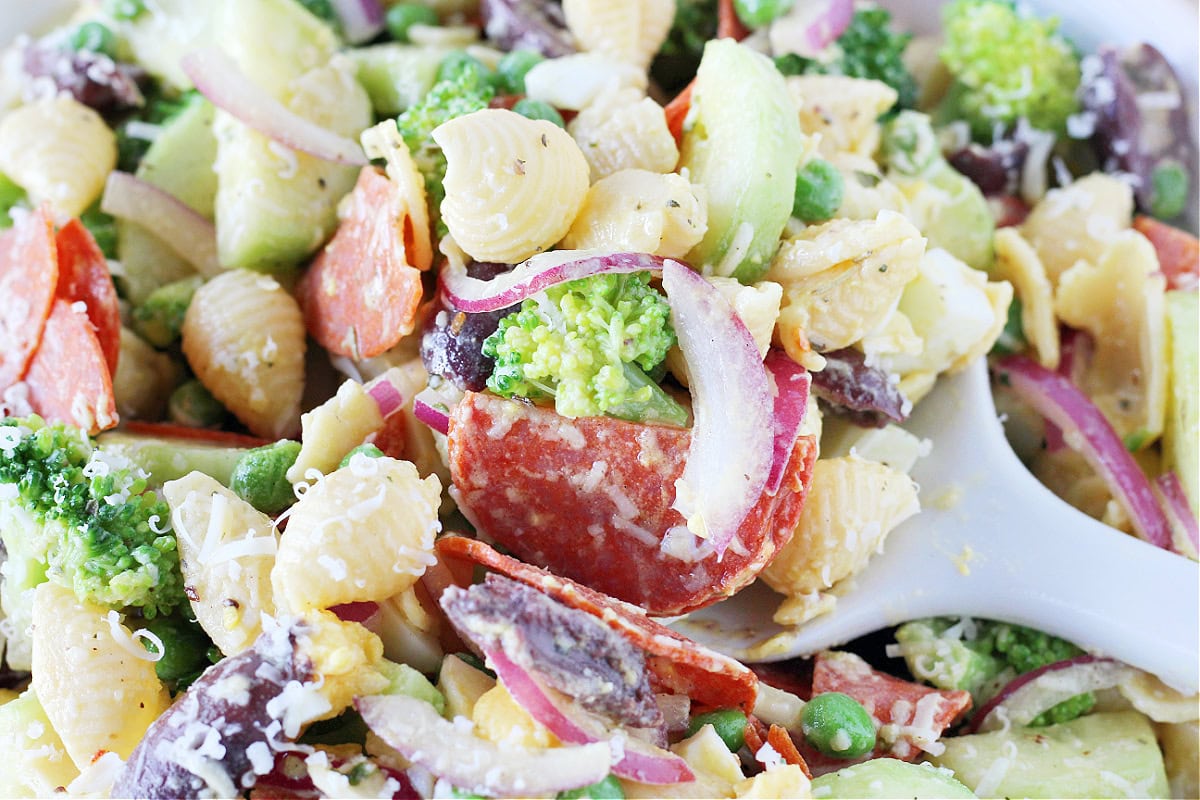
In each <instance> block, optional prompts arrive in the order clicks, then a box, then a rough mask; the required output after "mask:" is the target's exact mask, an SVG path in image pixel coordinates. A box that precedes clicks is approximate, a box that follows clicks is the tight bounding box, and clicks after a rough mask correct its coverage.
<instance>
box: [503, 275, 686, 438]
mask: <svg viewBox="0 0 1200 800" xmlns="http://www.w3.org/2000/svg"><path fill="white" fill-rule="evenodd" d="M669 317H670V308H669V307H668V305H667V302H666V300H665V299H664V298H663V297H662V295H660V294H659V293H658V292H656V291H655V290H654V289H652V288H650V274H649V273H645V272H644V273H635V274H631V275H595V276H592V277H590V278H581V279H579V280H576V281H570V282H568V283H564V284H561V285H559V286H555V287H553V288H550V289H547V290H546V292H545V293H544V295H543V296H542V297H540V298H532V299H529V300H526V301H525V302H524V303H523V304H522V305H521V309H520V310H519V311H517V312H516V313H514V314H510V315H508V316H507V317H504V318H503V319H501V320H500V326H499V327H498V328H497V329H496V331H495V333H493V334H492V335H491V336H489V337H488V338H487V339H486V340H484V343H483V353H484V355H487V356H490V357H492V358H494V359H495V360H496V366H495V367H494V369H493V370H492V374H491V377H489V378H488V380H487V385H488V388H489V389H491V390H492V391H493V392H496V393H497V394H500V395H503V396H505V397H511V396H513V395H519V396H521V397H529V398H541V397H553V398H554V406H555V408H556V409H557V411H558V413H560V414H562V415H563V416H565V417H585V416H598V415H601V414H608V415H609V416H613V417H620V418H622V419H632V420H637V421H652V422H668V423H672V424H675V425H683V424H685V423H686V422H687V413H686V411H684V409H683V408H682V407H681V406H680V405H679V404H678V403H676V402H675V401H674V400H673V399H672V398H671V397H670V395H668V394H667V393H666V392H664V391H663V390H662V388H661V387H659V386H658V385H657V384H656V383H655V382H654V381H653V380H652V379H651V378H650V377H649V375H650V374H653V373H655V371H656V370H657V369H658V367H659V366H660V365H661V364H662V361H663V359H664V358H666V355H667V351H668V350H669V349H670V348H671V347H672V346H673V345H674V344H675V332H674V330H672V328H671V326H670V323H669Z"/></svg>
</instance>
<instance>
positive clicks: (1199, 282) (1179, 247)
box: [1133, 214, 1200, 291]
mask: <svg viewBox="0 0 1200 800" xmlns="http://www.w3.org/2000/svg"><path fill="white" fill-rule="evenodd" d="M1133 228H1134V230H1136V231H1137V232H1138V233H1140V234H1142V235H1143V236H1145V237H1146V238H1147V239H1149V240H1150V244H1152V245H1154V252H1155V253H1156V254H1157V255H1158V268H1159V269H1160V270H1162V273H1163V274H1164V275H1166V276H1167V288H1168V289H1182V290H1184V291H1194V290H1195V289H1196V287H1197V286H1200V240H1198V239H1197V238H1196V237H1195V236H1192V235H1191V234H1190V233H1188V232H1187V231H1183V230H1180V229H1179V228H1174V227H1172V226H1170V225H1167V224H1166V223H1163V222H1159V221H1158V220H1156V219H1154V217H1147V216H1145V215H1143V214H1138V215H1137V216H1136V217H1134V218H1133Z"/></svg>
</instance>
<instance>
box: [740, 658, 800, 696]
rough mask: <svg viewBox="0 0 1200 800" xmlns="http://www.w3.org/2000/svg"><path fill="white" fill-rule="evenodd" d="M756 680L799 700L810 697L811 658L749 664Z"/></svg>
mask: <svg viewBox="0 0 1200 800" xmlns="http://www.w3.org/2000/svg"><path fill="white" fill-rule="evenodd" d="M748 666H749V667H750V669H752V670H754V674H755V675H757V676H758V680H759V681H760V682H762V683H765V684H767V685H768V686H774V687H775V688H776V689H782V690H783V691H785V692H791V693H792V694H794V695H796V696H797V697H799V698H800V699H801V700H808V699H809V698H810V697H812V671H813V662H812V659H811V658H792V659H788V660H787V661H774V662H771V663H764V664H749V665H748Z"/></svg>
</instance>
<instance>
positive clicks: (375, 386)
mask: <svg viewBox="0 0 1200 800" xmlns="http://www.w3.org/2000/svg"><path fill="white" fill-rule="evenodd" d="M394 369H397V371H398V368H394ZM391 372H392V370H388V371H387V372H385V373H383V374H382V375H380V376H379V377H378V378H376V379H375V380H373V381H371V382H370V383H368V384H367V386H366V389H367V394H369V395H371V399H372V400H374V401H375V404H376V405H377V406H379V416H381V417H383V418H384V419H387V418H388V417H390V416H391V415H392V414H395V413H396V412H397V411H399V410H400V409H401V408H403V407H404V393H403V392H402V391H400V388H399V387H398V386H396V384H395V383H393V382H392V379H391V377H389V376H390V373H391Z"/></svg>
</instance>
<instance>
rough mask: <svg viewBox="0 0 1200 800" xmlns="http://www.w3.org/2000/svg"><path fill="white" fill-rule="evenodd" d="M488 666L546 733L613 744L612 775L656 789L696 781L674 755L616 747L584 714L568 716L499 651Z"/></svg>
mask: <svg viewBox="0 0 1200 800" xmlns="http://www.w3.org/2000/svg"><path fill="white" fill-rule="evenodd" d="M484 656H485V657H486V658H487V662H488V664H490V665H491V667H492V669H494V670H495V671H496V677H497V678H499V679H500V682H501V683H502V684H504V688H505V689H507V690H508V693H509V694H510V695H512V698H513V700H515V701H516V702H517V705H519V706H521V708H523V709H525V711H526V712H527V713H528V714H529V716H531V717H533V718H534V719H535V720H537V722H538V723H540V724H541V725H544V726H545V727H546V729H547V730H549V731H550V732H551V733H553V734H554V735H555V736H557V737H558V738H559V739H560V740H561V741H564V742H567V743H568V744H591V743H595V742H604V741H607V742H610V743H612V745H613V758H614V763H613V765H612V771H613V773H614V774H615V775H618V776H620V777H622V778H628V779H630V780H634V781H638V782H639V783H649V784H655V785H667V784H672V783H682V782H684V781H691V780H694V779H695V775H694V774H693V773H692V770H691V768H690V767H688V765H687V762H686V761H684V760H683V759H682V758H680V757H679V756H677V755H675V754H674V753H670V752H667V751H666V750H659V749H657V748H653V747H651V746H650V745H648V744H646V743H645V742H641V741H639V740H638V739H635V738H632V737H629V736H626V737H625V739H624V740H623V741H622V742H621V744H620V746H616V742H615V741H614V737H613V736H612V735H601V733H600V732H599V731H594V730H589V729H594V728H599V726H598V725H593V724H589V721H587V720H586V719H584V718H583V712H582V711H581V710H579V709H575V714H574V715H572V714H568V713H567V711H565V710H564V709H563V708H561V707H560V706H559V704H558V703H556V702H555V701H554V700H553V699H552V698H551V697H550V695H549V694H547V693H546V691H545V690H544V689H543V688H542V686H541V684H540V683H539V682H538V680H537V678H535V677H534V676H533V675H531V674H530V673H529V671H528V670H526V669H525V668H524V667H522V666H520V665H519V664H517V663H516V662H515V661H513V660H512V659H510V658H509V657H508V656H507V655H505V654H504V652H503V651H501V650H499V649H489V650H485V651H484Z"/></svg>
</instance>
